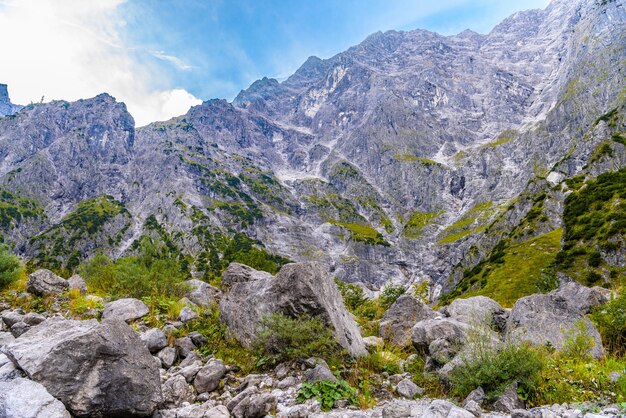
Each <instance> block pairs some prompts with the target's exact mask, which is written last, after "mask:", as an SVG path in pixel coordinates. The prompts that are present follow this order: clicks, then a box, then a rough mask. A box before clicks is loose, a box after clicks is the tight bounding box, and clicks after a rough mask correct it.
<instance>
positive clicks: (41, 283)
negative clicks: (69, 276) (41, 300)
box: [26, 269, 69, 296]
mask: <svg viewBox="0 0 626 418" xmlns="http://www.w3.org/2000/svg"><path fill="white" fill-rule="evenodd" d="M68 287H69V283H68V282H67V280H65V279H64V278H62V277H59V276H57V275H56V274H54V273H53V272H51V271H50V270H46V269H41V270H37V271H35V272H33V273H31V274H30V275H29V276H28V281H27V282H26V290H27V291H28V293H32V294H33V295H37V296H45V295H49V294H59V293H62V292H63V291H65V290H67V289H68Z"/></svg>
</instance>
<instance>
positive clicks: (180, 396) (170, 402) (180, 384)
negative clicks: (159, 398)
mask: <svg viewBox="0 0 626 418" xmlns="http://www.w3.org/2000/svg"><path fill="white" fill-rule="evenodd" d="M161 391H162V392H163V403H164V405H165V406H166V407H168V408H171V407H176V406H181V405H182V404H183V402H189V403H192V402H193V401H194V399H195V397H196V394H195V393H194V390H193V387H192V386H190V385H188V384H187V381H186V380H185V378H184V376H181V375H176V376H173V377H170V378H169V379H168V380H167V381H166V382H165V383H163V385H162V386H161Z"/></svg>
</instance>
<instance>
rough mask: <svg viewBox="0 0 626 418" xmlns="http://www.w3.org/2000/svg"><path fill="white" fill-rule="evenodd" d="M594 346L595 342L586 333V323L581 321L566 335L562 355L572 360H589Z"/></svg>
mask: <svg viewBox="0 0 626 418" xmlns="http://www.w3.org/2000/svg"><path fill="white" fill-rule="evenodd" d="M594 345H595V341H594V339H593V337H591V336H590V335H589V332H588V331H587V323H586V322H585V321H583V320H582V319H581V320H579V321H578V322H576V324H575V325H574V328H573V329H572V330H571V331H570V332H569V333H568V335H567V338H566V339H565V344H563V350H562V351H563V355H565V356H566V357H568V358H571V359H574V360H590V359H591V349H592V348H593V346H594Z"/></svg>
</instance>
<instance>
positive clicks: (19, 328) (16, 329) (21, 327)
mask: <svg viewBox="0 0 626 418" xmlns="http://www.w3.org/2000/svg"><path fill="white" fill-rule="evenodd" d="M29 329H30V325H28V324H27V323H25V322H18V323H16V324H13V326H12V327H11V329H10V331H11V334H13V336H14V337H15V338H17V337H19V336H20V335H22V334H24V333H25V332H26V331H28V330H29Z"/></svg>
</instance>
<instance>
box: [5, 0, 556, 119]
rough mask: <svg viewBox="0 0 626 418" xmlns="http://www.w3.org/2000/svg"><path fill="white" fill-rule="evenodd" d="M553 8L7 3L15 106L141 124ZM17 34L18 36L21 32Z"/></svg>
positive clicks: (509, 1) (235, 1)
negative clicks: (67, 104)
mask: <svg viewBox="0 0 626 418" xmlns="http://www.w3.org/2000/svg"><path fill="white" fill-rule="evenodd" d="M548 2H549V0H506V1H505V0H437V1H433V0H428V1H426V0H309V1H305V0H299V1H297V0H282V1H281V0H204V1H202V0H169V1H166V0H89V1H87V0H0V39H7V40H9V41H8V42H5V43H4V44H3V47H2V56H3V62H2V65H1V66H0V83H7V84H8V85H9V93H10V95H11V97H12V98H13V101H14V103H19V104H27V103H29V102H37V101H40V100H41V99H42V97H43V101H44V102H47V101H50V100H55V99H64V100H77V99H80V98H88V97H93V96H95V95H97V94H99V93H102V92H108V93H110V94H112V95H113V96H115V97H116V98H117V99H118V100H119V101H123V102H125V103H126V105H127V107H128V109H129V111H130V112H131V114H132V115H133V116H134V118H135V121H136V122H137V125H138V126H141V125H145V124H147V123H149V122H152V121H156V120H165V119H169V118H171V117H173V116H177V115H181V114H183V113H185V112H187V110H188V109H189V107H190V106H192V105H195V104H198V103H201V101H202V100H208V99H211V98H216V97H217V98H226V99H228V100H232V99H233V98H234V97H235V96H236V95H237V93H238V92H239V91H240V90H241V89H245V88H247V87H248V86H249V85H250V84H251V83H252V82H253V81H254V80H256V79H259V78H261V77H263V76H267V77H273V78H278V79H279V80H280V79H284V78H286V77H287V76H289V75H290V74H292V73H293V72H294V71H295V70H296V69H297V68H298V67H299V66H300V65H301V64H302V63H303V62H304V61H305V60H306V59H307V58H308V57H309V56H311V55H316V56H318V57H320V58H329V57H331V56H333V55H335V54H337V53H339V52H341V51H344V50H345V49H347V48H349V47H350V46H352V45H355V44H358V43H359V42H361V41H362V40H363V39H365V38H366V37H367V36H368V35H370V34H372V33H374V32H377V31H386V30H390V29H396V30H411V29H417V28H420V29H428V30H432V31H436V32H439V33H443V34H454V33H458V32H460V31H462V30H464V29H467V28H470V29H473V30H475V31H477V32H481V33H487V32H489V31H490V30H491V29H492V28H493V26H494V25H495V24H497V23H499V22H500V21H501V20H502V19H504V18H505V17H507V16H509V15H511V14H513V13H514V12H516V11H519V10H527V9H532V8H542V7H545V6H546V5H547V4H548ZM16 34H19V36H16Z"/></svg>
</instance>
